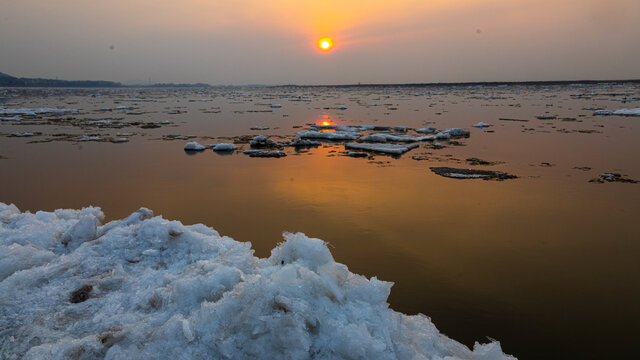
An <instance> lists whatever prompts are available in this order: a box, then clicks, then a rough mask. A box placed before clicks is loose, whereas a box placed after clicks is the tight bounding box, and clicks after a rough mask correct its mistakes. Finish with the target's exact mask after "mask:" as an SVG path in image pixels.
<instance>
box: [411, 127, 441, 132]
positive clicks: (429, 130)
mask: <svg viewBox="0 0 640 360" xmlns="http://www.w3.org/2000/svg"><path fill="white" fill-rule="evenodd" d="M437 131H438V129H437V128H436V127H434V126H428V127H426V128H421V129H416V132H418V133H421V134H434V133H436V132H437Z"/></svg>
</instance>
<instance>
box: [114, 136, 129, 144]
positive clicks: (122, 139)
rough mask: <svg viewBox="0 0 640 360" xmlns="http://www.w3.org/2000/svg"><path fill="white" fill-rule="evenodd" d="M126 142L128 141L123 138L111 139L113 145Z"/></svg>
mask: <svg viewBox="0 0 640 360" xmlns="http://www.w3.org/2000/svg"><path fill="white" fill-rule="evenodd" d="M128 141H129V139H127V138H123V137H119V138H113V139H111V142H112V143H114V144H120V143H126V142H128Z"/></svg>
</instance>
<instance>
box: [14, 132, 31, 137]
mask: <svg viewBox="0 0 640 360" xmlns="http://www.w3.org/2000/svg"><path fill="white" fill-rule="evenodd" d="M34 135H35V134H34V133H32V132H12V133H11V134H10V135H9V136H13V137H31V136H34Z"/></svg>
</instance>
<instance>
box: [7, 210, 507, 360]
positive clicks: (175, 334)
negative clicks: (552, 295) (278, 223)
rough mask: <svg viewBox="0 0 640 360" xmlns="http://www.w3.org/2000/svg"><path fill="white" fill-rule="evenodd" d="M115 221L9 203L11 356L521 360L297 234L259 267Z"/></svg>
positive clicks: (209, 242)
mask: <svg viewBox="0 0 640 360" xmlns="http://www.w3.org/2000/svg"><path fill="white" fill-rule="evenodd" d="M103 219H104V215H103V213H102V211H100V209H99V208H93V207H89V208H85V209H82V210H56V211H55V212H42V211H39V212H37V213H35V214H31V213H28V212H26V213H21V212H20V211H19V210H18V209H17V208H16V207H15V206H13V205H5V204H3V203H0V309H1V312H0V358H2V359H18V358H23V359H25V360H27V359H80V358H82V359H96V358H105V359H203V358H205V359H309V358H315V359H439V360H442V359H447V360H455V359H482V360H498V359H505V360H506V359H513V358H512V357H510V356H506V355H504V354H502V351H501V349H500V345H499V343H497V342H493V343H489V344H485V345H479V344H476V345H475V346H474V349H473V351H471V350H469V349H468V348H466V347H465V346H464V345H462V344H460V343H457V342H455V341H453V340H451V339H449V338H447V337H446V336H444V335H442V334H440V333H439V332H438V329H436V327H435V326H434V325H433V323H432V322H431V321H430V319H429V318H428V317H426V316H424V315H415V316H407V315H403V314H400V313H397V312H395V311H393V310H391V309H389V307H388V304H387V297H388V296H389V293H390V290H391V286H392V283H390V282H385V281H380V280H378V279H376V278H375V277H373V278H371V279H367V278H365V277H363V276H361V275H357V274H354V273H351V272H350V271H349V269H348V268H347V267H346V266H345V265H343V264H339V263H336V262H335V261H334V259H333V257H332V255H331V253H330V252H329V249H328V248H327V246H326V244H325V242H324V241H322V240H318V239H311V238H308V237H306V236H305V235H304V234H301V233H298V234H288V233H286V234H285V240H286V241H285V242H284V243H281V244H280V245H279V246H278V247H277V248H275V249H273V250H272V251H271V256H270V257H269V258H265V259H259V258H256V257H254V256H253V251H252V250H251V244H250V243H241V242H237V241H235V240H233V239H231V238H228V237H222V236H220V235H219V234H218V233H217V232H216V231H215V230H213V229H211V228H209V227H206V226H204V225H200V224H198V225H191V226H185V225H182V224H181V223H180V222H177V221H169V220H165V219H163V218H161V217H154V216H153V213H152V212H151V211H150V210H148V209H144V208H143V209H140V210H138V211H136V212H135V213H133V214H131V215H130V216H129V217H127V218H126V219H123V220H117V221H112V222H110V223H107V224H106V225H101V223H102V220H103ZM64 243H66V244H67V245H66V246H65V245H64Z"/></svg>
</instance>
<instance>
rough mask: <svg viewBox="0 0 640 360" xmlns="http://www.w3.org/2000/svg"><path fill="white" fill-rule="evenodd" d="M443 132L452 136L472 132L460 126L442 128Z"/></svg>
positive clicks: (467, 134) (466, 134) (465, 134)
mask: <svg viewBox="0 0 640 360" xmlns="http://www.w3.org/2000/svg"><path fill="white" fill-rule="evenodd" d="M442 132H443V133H445V134H449V135H451V136H454V137H456V136H469V134H471V133H470V132H469V131H467V130H462V129H460V128H448V129H444V130H442Z"/></svg>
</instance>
